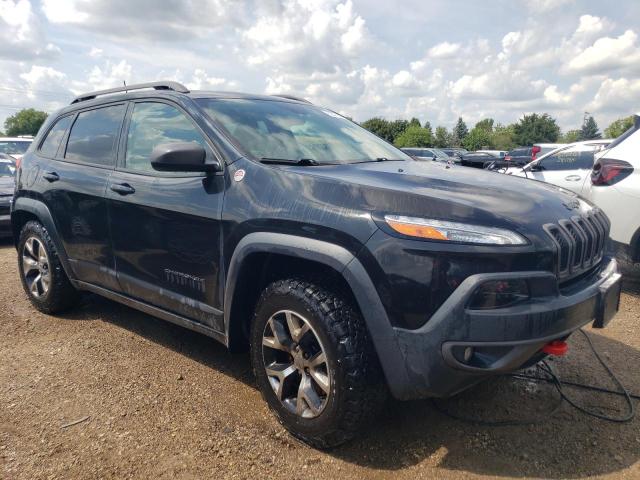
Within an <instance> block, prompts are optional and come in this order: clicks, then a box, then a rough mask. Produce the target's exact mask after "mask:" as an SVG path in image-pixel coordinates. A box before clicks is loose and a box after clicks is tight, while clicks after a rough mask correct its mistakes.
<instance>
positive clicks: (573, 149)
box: [505, 140, 613, 194]
mask: <svg viewBox="0 0 640 480" xmlns="http://www.w3.org/2000/svg"><path fill="white" fill-rule="evenodd" d="M612 141H613V140H587V141H584V142H576V143H571V144H569V145H566V146H563V147H560V148H557V149H555V150H552V151H550V152H548V153H546V154H545V155H543V156H541V157H540V158H538V159H536V160H534V161H533V162H530V163H528V164H527V165H525V166H524V167H522V168H518V167H512V168H509V169H508V170H507V171H506V172H505V173H507V174H509V175H516V176H519V177H527V178H531V179H533V180H540V181H541V182H546V183H552V184H553V185H557V186H559V187H562V188H566V189H567V190H571V191H573V192H576V193H578V194H582V193H583V190H584V188H585V186H586V185H587V184H588V183H589V182H588V179H589V177H590V175H591V169H592V168H593V164H594V161H595V154H596V153H597V152H600V151H601V150H603V149H605V148H607V146H608V145H609V144H610V143H611V142H612Z"/></svg>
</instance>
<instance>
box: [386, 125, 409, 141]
mask: <svg viewBox="0 0 640 480" xmlns="http://www.w3.org/2000/svg"><path fill="white" fill-rule="evenodd" d="M408 127H409V122H408V121H407V120H394V121H393V122H391V124H390V128H391V136H392V139H391V140H390V142H395V140H396V138H398V137H399V136H400V135H401V134H402V133H403V132H404V131H405V130H406V129H407V128H408Z"/></svg>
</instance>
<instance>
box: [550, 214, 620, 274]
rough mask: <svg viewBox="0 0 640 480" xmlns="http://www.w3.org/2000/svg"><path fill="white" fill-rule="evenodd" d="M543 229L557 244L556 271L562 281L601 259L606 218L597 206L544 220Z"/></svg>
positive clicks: (606, 231) (583, 270) (607, 227)
mask: <svg viewBox="0 0 640 480" xmlns="http://www.w3.org/2000/svg"><path fill="white" fill-rule="evenodd" d="M544 229H545V231H546V232H547V234H548V235H549V237H551V239H552V240H553V243H554V244H555V246H556V274H557V275H558V278H559V279H560V280H561V281H564V280H568V279H570V278H573V277H576V276H578V275H580V274H582V273H584V272H586V271H587V270H589V269H590V268H592V267H593V266H595V265H597V264H598V263H599V262H600V260H602V257H603V255H604V247H605V245H606V239H607V237H608V235H609V220H608V219H607V217H606V216H605V215H604V214H603V213H602V212H601V211H600V210H598V209H593V210H592V211H591V212H589V213H587V214H584V215H580V216H574V217H572V218H570V219H563V220H560V221H558V223H557V224H547V225H545V226H544Z"/></svg>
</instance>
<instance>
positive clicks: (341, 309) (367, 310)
mask: <svg viewBox="0 0 640 480" xmlns="http://www.w3.org/2000/svg"><path fill="white" fill-rule="evenodd" d="M13 198H14V199H13V202H12V210H11V220H12V229H13V234H14V237H15V244H16V247H17V250H18V258H19V266H20V276H21V279H22V283H23V285H24V289H25V291H26V292H27V294H28V295H29V298H30V299H31V301H32V302H33V304H34V305H35V306H36V308H38V309H39V310H41V311H42V312H45V313H51V314H53V313H57V312H61V311H62V310H64V309H67V308H69V307H71V306H72V305H73V304H74V303H75V301H76V299H77V298H78V292H79V291H90V292H94V293H96V294H99V295H103V296H105V297H107V298H110V299H113V300H116V301H118V302H122V303H124V304H126V305H129V306H131V307H133V308H137V309H139V310H142V311H143V312H147V313H149V314H151V315H154V316H156V317H159V318H162V319H164V320H168V321H170V322H174V323H177V324H179V325H183V326H185V327H187V328H190V329H193V330H196V331H198V332H201V333H203V334H205V335H209V336H211V337H213V338H215V339H217V340H219V341H220V342H222V343H224V344H225V345H226V346H227V347H229V348H230V349H234V350H238V349H243V348H248V349H249V350H250V352H251V361H252V365H253V369H254V372H255V376H256V381H257V385H258V387H259V389H260V391H261V392H262V395H263V396H264V399H265V400H266V402H267V403H268V404H269V407H270V408H271V409H272V410H273V412H274V413H275V415H276V416H277V417H278V419H279V420H280V421H281V422H282V423H283V424H284V426H285V427H286V428H287V429H288V430H289V431H290V432H291V433H293V434H294V435H295V436H297V437H299V438H301V439H303V440H304V441H306V442H308V443H310V444H312V445H314V446H317V447H329V446H332V445H337V444H339V443H341V442H343V441H345V440H347V439H349V438H350V437H352V436H353V435H354V434H355V432H356V431H357V430H358V429H359V428H360V427H362V426H363V425H364V424H365V423H366V422H367V420H368V419H371V418H372V416H373V415H374V414H375V412H376V411H378V409H379V408H380V406H381V405H382V403H383V402H384V400H385V398H386V397H387V394H388V392H390V393H391V394H392V395H393V396H394V397H395V398H398V399H415V398H424V397H445V396H450V395H453V394H455V393H456V392H460V391H461V390H463V389H465V388H468V387H469V386H471V385H473V384H475V383H477V382H479V381H481V380H483V379H486V378H487V377H489V376H491V375H494V374H496V373H499V372H507V371H512V370H516V369H519V368H521V367H523V366H527V365H530V364H533V363H535V362H537V361H539V360H540V359H541V358H543V357H544V356H545V355H546V354H547V352H548V351H549V350H548V349H547V348H546V347H547V346H548V345H549V344H550V343H552V342H558V341H563V340H565V339H566V338H567V337H568V336H569V335H570V334H571V333H572V332H573V331H575V330H576V329H578V328H580V327H581V326H583V325H585V324H587V323H589V322H594V325H595V326H599V327H602V326H604V325H605V324H606V323H607V321H608V320H609V319H610V318H611V317H612V316H613V315H614V314H615V312H616V310H617V308H618V301H619V297H620V275H619V273H618V271H617V266H616V263H615V260H613V259H611V258H609V257H608V256H607V255H606V254H605V246H606V244H607V241H608V232H609V221H608V220H607V217H606V216H605V215H604V214H602V212H600V211H599V210H598V209H597V208H594V207H593V206H592V205H590V204H589V203H587V202H586V201H584V200H581V199H580V198H578V197H577V196H576V195H574V194H572V193H570V192H567V191H563V190H560V189H558V188H557V187H553V186H549V185H544V184H541V183H538V182H531V181H528V180H526V179H520V178H510V177H507V176H504V175H495V174H493V173H485V172H482V171H478V170H475V169H466V168H461V167H457V166H451V165H446V164H438V163H435V162H432V163H429V162H426V163H425V162H416V161H413V160H412V159H411V158H410V157H408V156H407V155H405V154H404V153H403V152H401V151H400V150H398V149H396V148H395V147H393V146H391V145H390V144H388V143H386V142H384V141H383V140H380V139H379V138H377V137H376V136H374V135H373V134H371V133H369V132H367V131H366V130H364V129H363V128H361V127H359V126H358V125H357V124H355V123H353V122H351V121H349V120H347V119H345V118H343V117H341V116H340V115H338V114H336V113H334V112H333V111H331V110H327V109H324V108H321V107H318V106H314V105H312V104H310V103H309V102H307V101H304V100H301V99H296V98H293V97H278V96H259V95H244V94H235V93H211V92H190V91H189V90H187V89H186V88H185V87H184V86H182V85H180V84H177V83H174V82H164V83H150V84H142V85H135V86H128V87H126V90H125V88H118V89H112V90H105V91H100V92H94V93H88V94H86V95H82V96H80V97H78V98H76V99H75V100H74V101H73V103H72V104H71V105H70V106H68V107H66V108H63V109H62V110H60V111H59V112H57V113H56V114H54V115H51V116H50V117H49V118H48V120H47V122H46V124H45V125H44V126H43V127H42V128H41V130H40V133H39V134H38V136H37V138H36V139H35V141H34V142H33V144H32V146H31V147H30V148H29V151H28V152H27V154H26V155H25V156H24V158H23V161H22V163H21V165H20V167H19V169H18V172H17V186H16V191H15V195H14V197H13Z"/></svg>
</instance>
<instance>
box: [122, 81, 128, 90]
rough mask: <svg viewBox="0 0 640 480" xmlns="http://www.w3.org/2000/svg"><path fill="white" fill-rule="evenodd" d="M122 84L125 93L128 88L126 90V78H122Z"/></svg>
mask: <svg viewBox="0 0 640 480" xmlns="http://www.w3.org/2000/svg"><path fill="white" fill-rule="evenodd" d="M122 85H124V88H125V90H124V91H125V93H127V92H128V91H129V90H127V81H126V80H122Z"/></svg>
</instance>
